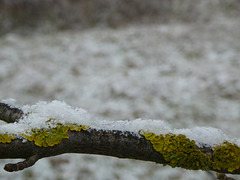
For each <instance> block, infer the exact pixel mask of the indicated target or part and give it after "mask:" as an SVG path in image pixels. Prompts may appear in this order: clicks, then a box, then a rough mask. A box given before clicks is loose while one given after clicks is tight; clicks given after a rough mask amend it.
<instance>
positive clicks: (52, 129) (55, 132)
mask: <svg viewBox="0 0 240 180" xmlns="http://www.w3.org/2000/svg"><path fill="white" fill-rule="evenodd" d="M46 125H47V126H48V128H40V129H32V130H30V131H27V132H25V133H23V134H17V135H14V134H0V143H10V142H11V141H12V140H14V139H15V138H16V137H18V138H25V139H27V140H28V141H34V143H35V144H36V145H37V146H40V147H48V146H54V145H55V144H59V143H61V142H62V140H63V139H68V138H69V137H68V134H67V132H68V131H69V130H70V131H81V130H83V131H86V130H87V129H90V126H83V125H77V124H71V123H68V124H66V125H63V124H61V123H59V122H58V121H57V120H56V119H53V118H50V119H48V120H47V121H46Z"/></svg>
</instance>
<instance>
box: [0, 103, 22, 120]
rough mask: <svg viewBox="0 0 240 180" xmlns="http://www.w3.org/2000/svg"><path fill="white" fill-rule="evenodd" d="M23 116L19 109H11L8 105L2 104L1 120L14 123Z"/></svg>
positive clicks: (0, 106)
mask: <svg viewBox="0 0 240 180" xmlns="http://www.w3.org/2000/svg"><path fill="white" fill-rule="evenodd" d="M22 116H23V111H22V110H21V109H18V108H14V107H10V106H9V105H8V104H4V103H0V120H3V121H5V122H7V123H13V122H15V121H17V120H18V119H20V118H21V117H22Z"/></svg>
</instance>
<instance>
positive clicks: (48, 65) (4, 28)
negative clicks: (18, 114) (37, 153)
mask: <svg viewBox="0 0 240 180" xmlns="http://www.w3.org/2000/svg"><path fill="white" fill-rule="evenodd" d="M239 17H240V1H239V0H211V1H208V0H201V1H198V0H149V1H147V0H142V1H140V0H0V100H2V99H8V98H13V99H16V104H18V105H20V106H21V105H25V104H35V103H36V102H38V101H40V100H44V101H51V100H60V101H65V102H66V103H68V104H70V105H72V106H76V107H81V108H84V109H86V110H88V111H89V113H90V114H92V115H94V116H96V117H98V118H97V119H99V120H101V119H105V120H111V121H114V120H118V119H122V120H132V119H137V118H142V119H159V120H160V119H161V120H164V121H166V122H168V123H169V124H170V125H171V126H172V127H173V128H191V127H195V126H207V127H209V126H211V127H216V128H219V129H221V130H223V131H224V132H225V133H226V134H227V135H229V136H230V137H233V138H234V137H239V136H240V133H239V123H240V111H239V109H240V78H239V77H240V54H239V52H240V41H239V39H240V18H239ZM10 161H11V160H1V161H0V179H3V180H26V179H33V180H41V179H44V180H48V179H49V180H53V179H54V180H63V179H70V180H88V179H89V180H92V179H96V180H108V179H109V180H110V179H111V180H125V179H129V180H138V179H143V180H145V179H146V180H156V179H158V180H159V179H162V180H172V179H176V180H183V179H184V180H185V179H187V180H192V179H194V180H200V179H201V180H202V179H205V180H212V179H216V176H215V174H214V173H213V172H203V171H189V170H183V169H180V168H171V167H168V166H166V167H163V166H162V165H159V164H154V163H151V162H142V161H133V160H123V159H118V158H110V157H103V156H93V155H91V156H90V155H80V154H77V155H61V156H57V157H52V158H48V159H42V160H40V161H39V162H37V163H36V164H35V165H34V166H33V167H32V168H29V169H26V170H24V171H22V172H18V173H12V174H11V173H7V172H5V171H4V170H3V169H2V168H3V167H4V164H5V163H9V162H10ZM12 161H14V162H16V161H15V160H12ZM235 178H236V179H237V178H239V177H238V176H235Z"/></svg>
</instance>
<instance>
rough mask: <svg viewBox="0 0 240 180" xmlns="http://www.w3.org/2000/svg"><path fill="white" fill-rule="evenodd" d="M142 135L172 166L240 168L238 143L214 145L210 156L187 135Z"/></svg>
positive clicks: (213, 168) (205, 168) (204, 168)
mask: <svg viewBox="0 0 240 180" xmlns="http://www.w3.org/2000/svg"><path fill="white" fill-rule="evenodd" d="M142 135H143V136H144V137H145V138H146V139H147V140H149V141H150V142H151V143H152V145H153V148H154V149H155V150H156V151H158V152H160V153H161V154H162V155H163V157H164V159H165V160H166V161H167V163H166V164H168V165H170V166H172V167H182V168H185V169H194V170H197V169H202V170H228V171H229V172H232V171H234V170H236V169H239V168H240V148H239V147H238V146H237V145H236V144H232V143H229V142H225V143H223V144H222V145H220V146H217V147H213V154H212V157H209V156H208V155H206V154H205V153H203V152H201V151H200V150H199V149H198V148H197V147H196V145H195V141H193V140H190V139H188V138H187V137H186V136H185V135H181V134H180V135H174V134H166V135H162V134H160V135H155V134H154V133H142Z"/></svg>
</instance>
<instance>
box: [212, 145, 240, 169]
mask: <svg viewBox="0 0 240 180" xmlns="http://www.w3.org/2000/svg"><path fill="white" fill-rule="evenodd" d="M213 159H214V164H213V167H214V169H217V170H221V169H227V170H228V171H229V172H232V171H234V170H236V169H239V168H240V148H239V147H238V146H237V145H236V144H232V143H229V142H224V143H223V144H222V145H220V146H217V147H215V148H214V152H213Z"/></svg>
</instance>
